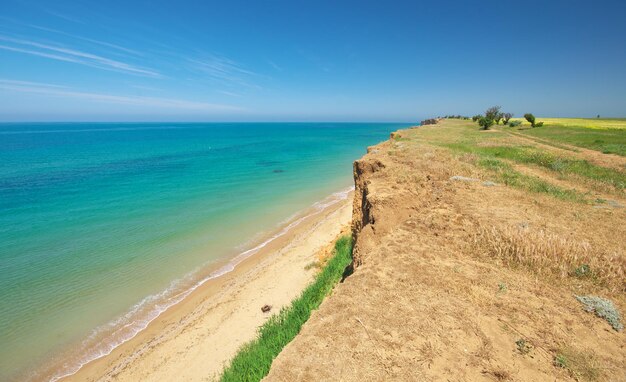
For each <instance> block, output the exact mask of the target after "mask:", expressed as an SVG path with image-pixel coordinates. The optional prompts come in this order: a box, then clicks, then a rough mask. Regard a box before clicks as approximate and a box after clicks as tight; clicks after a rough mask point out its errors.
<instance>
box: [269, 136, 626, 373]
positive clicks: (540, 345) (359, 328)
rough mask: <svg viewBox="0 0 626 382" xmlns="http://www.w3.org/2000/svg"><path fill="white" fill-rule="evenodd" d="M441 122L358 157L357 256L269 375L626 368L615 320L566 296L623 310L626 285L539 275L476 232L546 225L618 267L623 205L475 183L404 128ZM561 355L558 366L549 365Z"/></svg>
mask: <svg viewBox="0 0 626 382" xmlns="http://www.w3.org/2000/svg"><path fill="white" fill-rule="evenodd" d="M444 128H446V125H445V124H443V125H442V126H433V127H430V126H429V127H420V128H419V129H417V130H414V131H410V130H409V131H402V132H400V133H398V134H399V137H400V138H401V139H399V140H397V141H395V142H385V143H382V144H380V145H378V146H375V147H372V148H370V149H369V150H368V152H369V153H368V154H367V155H366V156H365V157H364V158H363V159H362V160H361V161H359V165H358V166H357V171H356V172H357V173H358V174H357V175H358V176H357V189H356V191H355V194H356V195H357V197H356V198H355V203H354V208H355V210H354V211H355V212H354V221H353V228H356V229H357V231H358V232H357V233H358V235H357V242H356V248H355V254H356V256H357V257H358V261H359V262H360V263H361V265H360V266H359V267H357V268H356V270H355V272H354V273H353V274H352V275H351V276H350V277H348V278H347V279H346V280H345V281H344V282H343V283H342V284H339V285H338V286H337V288H336V289H335V291H334V292H333V294H332V295H331V296H330V297H328V298H327V299H326V300H325V301H324V302H323V303H322V305H321V306H320V309H319V310H317V311H315V312H314V313H313V314H312V316H311V319H310V320H309V321H308V322H307V323H306V324H305V325H304V327H303V330H302V331H301V333H300V334H299V335H298V337H296V339H295V340H294V341H292V342H291V343H290V344H289V345H287V347H286V348H285V349H284V350H283V352H282V353H281V354H280V355H279V356H278V357H277V359H276V360H275V361H274V363H273V365H272V369H271V370H270V373H269V375H268V376H267V377H266V379H265V381H268V382H274V381H359V382H361V381H391V380H394V381H395V380H399V381H557V380H578V381H626V366H625V365H626V337H625V334H624V331H622V332H616V331H615V330H613V329H612V328H611V327H610V326H609V325H608V323H607V322H606V321H604V320H602V319H600V318H598V317H596V316H595V315H593V314H590V313H587V312H585V311H584V310H583V309H582V307H581V305H580V304H579V303H578V302H577V301H576V299H575V298H574V295H575V294H577V295H585V294H593V295H598V296H602V297H605V298H609V299H611V300H612V301H613V302H614V303H615V304H616V306H617V307H618V309H619V310H620V311H621V312H622V313H623V312H625V311H626V298H625V295H624V289H623V286H626V284H622V285H623V286H622V288H619V287H618V288H613V289H611V288H606V287H602V286H598V285H595V284H593V283H590V282H587V281H585V280H580V279H577V278H573V277H569V276H567V275H565V276H563V277H556V276H555V277H551V276H543V275H541V276H540V275H538V273H537V269H532V267H531V268H523V267H522V268H511V267H507V266H504V264H502V263H501V262H500V261H498V260H497V259H495V258H490V257H485V255H483V254H481V252H480V251H479V250H477V248H476V245H475V244H474V243H475V240H476V237H477V235H479V233H480V232H481V230H484V229H492V228H497V229H509V230H521V232H525V233H528V235H535V234H536V235H539V234H540V233H546V234H550V235H554V236H555V237H558V238H559V240H562V241H559V242H564V241H567V242H575V243H584V245H586V246H589V248H592V249H593V250H595V251H601V252H603V253H612V254H614V258H613V260H612V261H615V266H616V267H618V266H621V267H622V268H620V269H621V272H622V273H621V275H622V276H623V269H624V268H623V266H624V264H625V262H624V253H625V252H624V250H625V249H626V239H625V238H626V224H624V223H626V209H624V208H601V209H600V208H595V206H594V205H590V204H581V203H573V202H565V201H560V200H558V199H555V198H553V197H551V196H549V195H546V194H538V193H528V192H524V191H521V190H518V189H514V188H510V187H506V186H503V185H496V186H491V187H488V186H485V185H483V184H482V181H485V180H492V179H490V178H489V173H487V172H486V171H485V170H481V169H480V168H477V167H475V166H473V165H471V163H469V162H467V161H464V160H463V158H462V157H458V156H455V155H452V154H450V153H449V152H447V151H446V150H443V149H439V148H435V147H432V146H429V145H428V144H427V143H426V142H427V141H426V140H423V139H422V140H420V139H419V138H418V139H413V138H414V137H415V136H417V135H418V134H419V130H420V129H444ZM583 154H586V153H583ZM599 162H600V161H598V163H599ZM611 167H613V166H611ZM615 167H618V166H615ZM455 175H461V176H465V177H471V178H476V179H480V180H481V181H476V182H463V181H454V180H451V179H450V178H451V177H452V176H455ZM581 187H584V185H581ZM361 195H362V196H361ZM613 198H614V199H616V200H617V201H618V202H619V203H620V204H622V205H623V204H624V203H625V201H624V200H623V198H622V197H619V196H613ZM532 237H535V236H532ZM535 244H537V243H533V242H532V241H529V242H528V243H526V245H527V246H528V248H532V247H533V246H534V245H535ZM620 264H621V265H620ZM615 274H617V275H619V274H620V273H619V272H617V271H615ZM624 281H626V280H624ZM619 282H620V281H619V280H617V283H618V285H619ZM558 354H560V355H563V357H564V359H566V360H567V363H566V365H567V366H564V367H558V366H555V357H556V356H557V355H558Z"/></svg>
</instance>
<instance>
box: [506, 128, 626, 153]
mask: <svg viewBox="0 0 626 382" xmlns="http://www.w3.org/2000/svg"><path fill="white" fill-rule="evenodd" d="M515 131H517V132H519V133H520V134H524V135H528V136H531V137H536V138H541V139H546V140H550V141H555V142H561V143H565V144H569V145H573V146H578V147H583V148H587V149H591V150H596V151H600V152H602V153H605V154H617V155H621V156H626V129H590V128H586V127H575V126H570V127H565V126H557V125H554V126H553V125H547V126H543V127H541V128H535V129H523V130H515Z"/></svg>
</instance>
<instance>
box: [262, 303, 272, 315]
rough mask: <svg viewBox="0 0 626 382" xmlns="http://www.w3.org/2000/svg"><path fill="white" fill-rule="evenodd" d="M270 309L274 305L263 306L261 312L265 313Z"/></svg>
mask: <svg viewBox="0 0 626 382" xmlns="http://www.w3.org/2000/svg"><path fill="white" fill-rule="evenodd" d="M270 310H272V306H271V305H263V307H262V308H261V312H263V313H267V312H269V311H270Z"/></svg>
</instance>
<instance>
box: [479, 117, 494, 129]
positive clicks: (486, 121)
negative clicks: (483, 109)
mask: <svg viewBox="0 0 626 382" xmlns="http://www.w3.org/2000/svg"><path fill="white" fill-rule="evenodd" d="M478 125H480V126H481V127H482V128H483V130H489V128H490V127H491V126H493V119H491V118H487V117H481V118H480V119H479V120H478Z"/></svg>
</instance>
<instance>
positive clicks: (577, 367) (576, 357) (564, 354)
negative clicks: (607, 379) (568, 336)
mask: <svg viewBox="0 0 626 382" xmlns="http://www.w3.org/2000/svg"><path fill="white" fill-rule="evenodd" d="M554 366H556V367H561V368H564V369H566V370H567V371H568V372H569V374H570V375H571V376H572V378H574V379H575V380H577V381H599V380H600V378H601V377H602V376H603V373H602V369H601V368H600V364H599V362H598V359H597V357H596V356H595V355H594V354H593V353H592V352H590V351H579V350H576V349H574V348H572V347H569V346H564V347H562V348H561V349H559V350H558V352H557V354H556V356H555V357H554Z"/></svg>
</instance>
